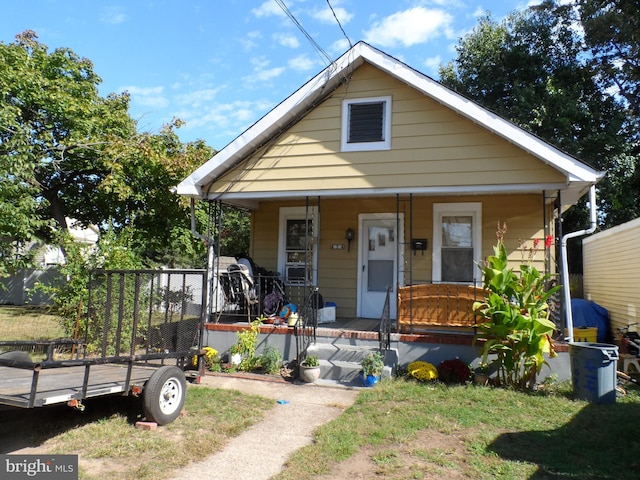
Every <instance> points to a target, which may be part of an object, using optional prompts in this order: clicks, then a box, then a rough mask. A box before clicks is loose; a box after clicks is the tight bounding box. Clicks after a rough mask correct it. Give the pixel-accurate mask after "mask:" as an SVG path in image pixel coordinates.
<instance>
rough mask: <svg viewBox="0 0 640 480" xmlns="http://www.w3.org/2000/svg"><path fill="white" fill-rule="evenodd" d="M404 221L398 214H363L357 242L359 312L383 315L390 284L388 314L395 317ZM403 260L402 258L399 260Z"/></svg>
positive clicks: (364, 314)
mask: <svg viewBox="0 0 640 480" xmlns="http://www.w3.org/2000/svg"><path fill="white" fill-rule="evenodd" d="M402 225H403V222H402V217H400V235H398V216H397V215H396V214H362V215H360V224H359V232H360V233H359V239H360V241H359V242H358V244H359V248H358V265H359V269H360V271H359V272H358V285H359V295H358V300H359V301H358V316H359V317H362V318H375V319H379V318H380V316H381V315H382V309H383V308H384V302H385V299H386V296H387V289H388V287H391V293H390V297H389V307H390V310H389V314H390V317H391V318H395V317H396V286H397V284H398V255H400V254H401V253H400V252H401V249H399V248H398V246H399V245H402V242H403V239H402V238H401V237H402V231H403V227H402ZM400 261H402V260H400Z"/></svg>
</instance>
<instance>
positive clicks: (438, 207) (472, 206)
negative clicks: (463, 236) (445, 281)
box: [431, 202, 482, 283]
mask: <svg viewBox="0 0 640 480" xmlns="http://www.w3.org/2000/svg"><path fill="white" fill-rule="evenodd" d="M449 215H454V216H456V215H458V216H461V215H464V216H471V217H472V226H473V231H472V233H471V234H472V238H473V240H472V241H473V261H474V263H477V264H478V263H480V262H481V261H482V203H480V202H461V203H434V204H433V249H432V253H431V255H432V270H431V278H432V280H433V281H434V282H441V281H442V217H445V216H449ZM476 276H477V279H478V280H481V278H480V277H481V272H480V269H478V271H477V272H475V273H474V275H473V277H474V278H476ZM461 283H466V282H461Z"/></svg>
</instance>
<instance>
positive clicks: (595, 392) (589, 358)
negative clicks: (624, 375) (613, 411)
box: [569, 342, 619, 403]
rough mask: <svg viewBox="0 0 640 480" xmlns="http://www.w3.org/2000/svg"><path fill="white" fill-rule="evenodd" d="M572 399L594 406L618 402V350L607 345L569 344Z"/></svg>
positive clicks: (613, 346) (589, 343)
mask: <svg viewBox="0 0 640 480" xmlns="http://www.w3.org/2000/svg"><path fill="white" fill-rule="evenodd" d="M569 358H570V360H571V381H572V384H573V396H574V397H575V398H577V399H579V400H587V401H589V402H592V403H615V401H616V370H617V365H618V358H619V355H618V347H617V346H616V345H610V344H607V343H591V342H573V343H570V344H569Z"/></svg>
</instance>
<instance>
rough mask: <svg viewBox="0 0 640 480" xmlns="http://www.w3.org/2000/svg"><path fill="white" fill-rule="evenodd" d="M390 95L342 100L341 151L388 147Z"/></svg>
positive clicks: (383, 148) (384, 148)
mask: <svg viewBox="0 0 640 480" xmlns="http://www.w3.org/2000/svg"><path fill="white" fill-rule="evenodd" d="M390 136H391V97H379V98H366V99H365V98H361V99H357V100H345V101H344V103H343V106H342V151H358V150H388V149H390V148H391V141H390Z"/></svg>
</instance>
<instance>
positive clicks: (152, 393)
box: [142, 365, 187, 425]
mask: <svg viewBox="0 0 640 480" xmlns="http://www.w3.org/2000/svg"><path fill="white" fill-rule="evenodd" d="M186 393H187V380H186V378H185V375H184V372H183V371H182V370H181V369H180V368H178V367H174V366H168V365H167V366H164V367H160V368H159V369H158V370H156V371H155V372H153V374H151V377H149V380H147V383H146V384H145V387H144V390H143V392H142V410H143V412H144V416H145V417H146V418H147V420H148V421H151V422H155V423H157V424H158V425H166V424H168V423H171V422H173V421H174V420H175V419H176V418H178V416H180V412H181V411H182V407H183V406H184V400H185V396H186Z"/></svg>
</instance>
